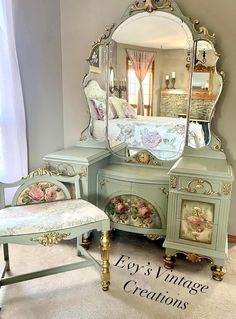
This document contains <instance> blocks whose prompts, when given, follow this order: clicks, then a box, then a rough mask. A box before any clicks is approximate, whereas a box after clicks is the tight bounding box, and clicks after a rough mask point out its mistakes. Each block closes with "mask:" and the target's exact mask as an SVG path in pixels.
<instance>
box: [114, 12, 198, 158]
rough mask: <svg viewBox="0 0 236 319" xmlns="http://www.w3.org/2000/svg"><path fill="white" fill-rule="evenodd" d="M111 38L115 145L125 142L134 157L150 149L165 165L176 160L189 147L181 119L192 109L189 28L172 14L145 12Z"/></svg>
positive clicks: (119, 28) (193, 133)
mask: <svg viewBox="0 0 236 319" xmlns="http://www.w3.org/2000/svg"><path fill="white" fill-rule="evenodd" d="M111 38H112V41H111V42H110V44H109V46H110V60H109V67H112V69H113V70H114V74H115V79H114V83H115V84H114V88H115V89H114V90H113V93H112V94H110V97H109V108H111V107H113V110H114V111H115V112H114V114H115V115H114V117H112V116H109V122H108V138H109V141H110V144H111V145H112V143H113V142H114V141H116V142H117V141H120V142H125V143H127V145H128V147H129V151H130V154H132V155H134V154H135V153H136V152H139V151H140V150H141V149H145V150H148V151H149V152H150V153H151V154H152V155H154V156H156V157H157V158H159V159H161V160H175V159H177V158H178V157H179V156H180V155H181V154H182V151H183V148H184V145H185V131H186V118H184V117H181V116H180V115H181V114H183V113H185V114H186V112H187V106H188V88H189V76H190V75H189V70H188V69H186V56H187V52H191V50H192V43H193V41H192V33H191V31H190V29H189V27H188V26H187V24H186V23H184V22H183V20H181V19H180V18H178V17H177V16H175V15H173V14H171V13H167V12H161V11H155V12H152V13H151V14H150V13H147V12H141V13H138V14H136V15H132V16H131V17H129V18H128V19H126V20H125V21H124V22H123V23H121V24H120V25H118V27H117V28H116V29H115V30H114V32H113V34H112V37H111ZM110 92H111V91H110ZM174 96H175V101H174V99H173V97H174ZM180 99H182V102H180ZM196 127H197V128H198V127H200V128H201V126H200V125H199V124H198V123H192V124H191V125H190V130H191V131H192V133H191V136H192V139H191V142H192V143H193V144H194V143H195V140H198V138H197V136H196V134H197V133H196V132H198V130H197V129H196Z"/></svg>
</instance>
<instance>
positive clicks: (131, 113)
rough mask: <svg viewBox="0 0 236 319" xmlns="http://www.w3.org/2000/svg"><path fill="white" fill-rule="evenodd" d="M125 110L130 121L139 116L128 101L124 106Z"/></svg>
mask: <svg viewBox="0 0 236 319" xmlns="http://www.w3.org/2000/svg"><path fill="white" fill-rule="evenodd" d="M123 109H124V112H125V116H126V117H128V118H129V119H136V118H137V114H136V112H135V109H134V108H133V106H132V105H130V104H129V103H128V102H127V101H125V103H124V105H123Z"/></svg>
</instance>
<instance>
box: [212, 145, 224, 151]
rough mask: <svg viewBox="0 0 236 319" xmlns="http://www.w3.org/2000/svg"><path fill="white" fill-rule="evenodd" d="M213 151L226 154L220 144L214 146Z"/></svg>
mask: <svg viewBox="0 0 236 319" xmlns="http://www.w3.org/2000/svg"><path fill="white" fill-rule="evenodd" d="M212 149H213V150H214V151H217V152H224V150H223V148H222V147H221V145H220V144H216V145H214V146H213V147H212Z"/></svg>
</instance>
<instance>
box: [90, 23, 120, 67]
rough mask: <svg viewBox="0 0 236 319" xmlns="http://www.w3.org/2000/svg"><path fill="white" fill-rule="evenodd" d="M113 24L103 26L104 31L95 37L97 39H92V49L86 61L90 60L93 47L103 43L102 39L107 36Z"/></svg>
mask: <svg viewBox="0 0 236 319" xmlns="http://www.w3.org/2000/svg"><path fill="white" fill-rule="evenodd" d="M114 26H115V24H114V23H112V24H111V25H110V26H108V25H107V26H105V31H104V33H103V34H102V35H101V36H100V37H99V38H98V39H97V41H94V42H93V44H92V49H91V51H90V53H89V56H88V58H87V61H88V62H90V61H91V59H92V55H93V52H94V49H95V48H96V47H97V46H99V45H101V44H103V42H104V40H106V39H107V38H109V36H110V34H111V30H112V29H113V28H114Z"/></svg>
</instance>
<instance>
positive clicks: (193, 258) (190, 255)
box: [180, 252, 213, 263]
mask: <svg viewBox="0 0 236 319" xmlns="http://www.w3.org/2000/svg"><path fill="white" fill-rule="evenodd" d="M180 254H183V255H185V257H186V260H188V261H190V262H192V263H199V262H201V261H202V259H207V260H209V261H210V262H211V263H212V262H213V260H212V259H211V258H210V257H206V256H199V255H197V254H194V253H184V252H181V253H180Z"/></svg>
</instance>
